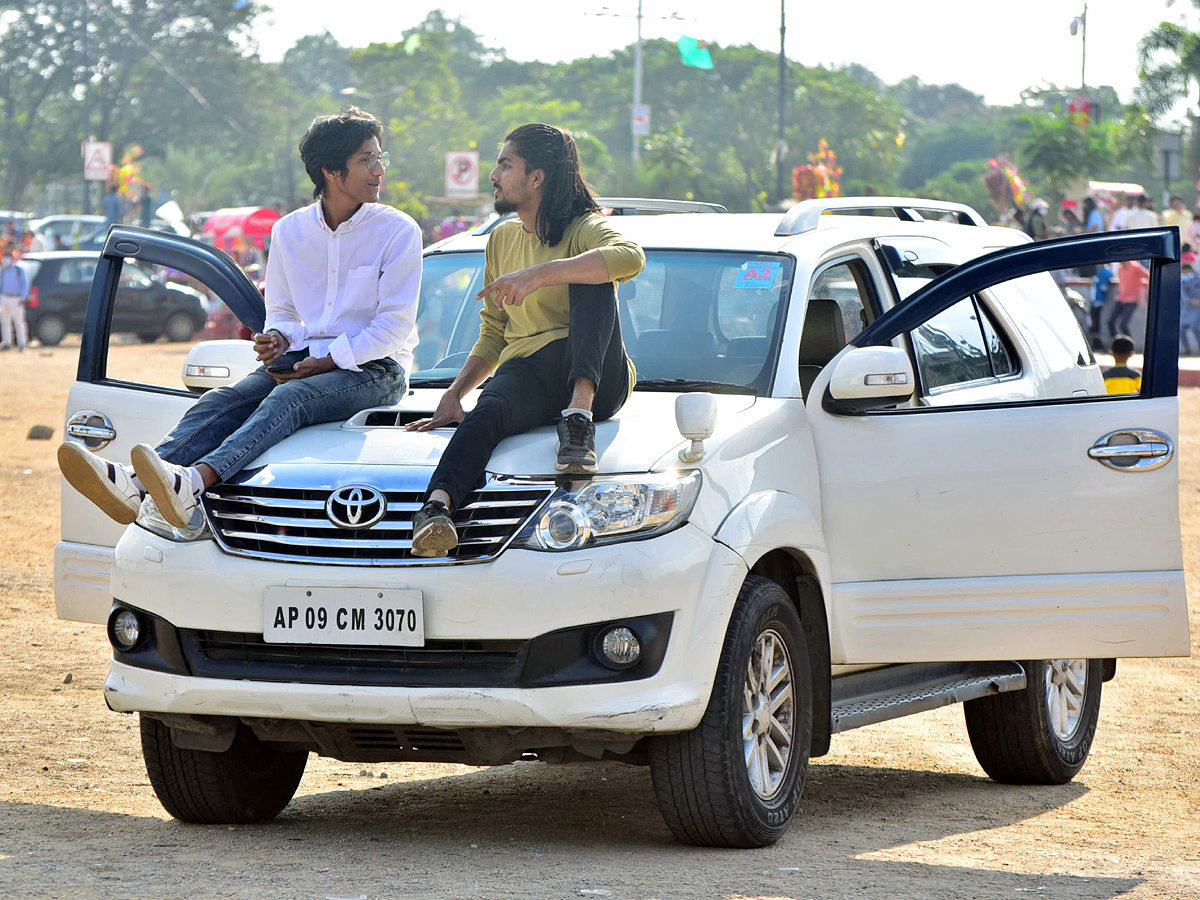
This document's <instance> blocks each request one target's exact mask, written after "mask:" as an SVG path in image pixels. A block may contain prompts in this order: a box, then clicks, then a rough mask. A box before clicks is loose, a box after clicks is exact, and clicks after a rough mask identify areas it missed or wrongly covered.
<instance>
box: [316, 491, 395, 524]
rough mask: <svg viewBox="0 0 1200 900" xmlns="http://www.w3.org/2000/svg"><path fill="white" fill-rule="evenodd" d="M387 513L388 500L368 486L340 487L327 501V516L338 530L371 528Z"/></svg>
mask: <svg viewBox="0 0 1200 900" xmlns="http://www.w3.org/2000/svg"><path fill="white" fill-rule="evenodd" d="M385 512H387V499H386V498H385V497H384V496H383V494H382V493H380V492H379V491H377V490H375V488H373V487H371V486H370V485H366V484H348V485H346V486H345V487H340V488H338V489H337V490H336V491H334V492H333V493H332V494H330V495H329V499H328V500H326V501H325V516H326V517H327V518H328V519H329V521H330V522H332V523H333V524H334V525H336V526H337V527H338V528H349V529H350V530H352V531H358V530H359V529H362V528H370V527H371V526H372V525H374V524H375V523H376V522H378V521H379V520H380V519H382V518H383V514H384V513H385Z"/></svg>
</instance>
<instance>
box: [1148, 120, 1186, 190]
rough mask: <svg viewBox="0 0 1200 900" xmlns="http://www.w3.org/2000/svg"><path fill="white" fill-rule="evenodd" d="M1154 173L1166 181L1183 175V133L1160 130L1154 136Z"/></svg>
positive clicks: (1177, 178)
mask: <svg viewBox="0 0 1200 900" xmlns="http://www.w3.org/2000/svg"><path fill="white" fill-rule="evenodd" d="M1154 174H1155V175H1157V176H1158V177H1159V178H1161V179H1163V180H1164V181H1166V182H1171V181H1178V180H1179V179H1180V178H1182V177H1183V135H1181V134H1171V133H1170V132H1166V131H1160V132H1158V133H1157V134H1156V135H1155V136H1154Z"/></svg>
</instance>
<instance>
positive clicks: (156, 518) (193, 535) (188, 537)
mask: <svg viewBox="0 0 1200 900" xmlns="http://www.w3.org/2000/svg"><path fill="white" fill-rule="evenodd" d="M136 521H137V524H138V527H140V528H145V529H146V530H147V531H148V532H150V533H151V534H157V535H158V536H159V537H165V538H166V539H167V540H168V541H180V542H181V543H182V542H186V541H201V540H210V539H211V538H212V532H211V531H209V530H208V521H207V520H206V519H205V518H204V510H203V509H201V508H200V507H199V505H197V506H196V508H195V509H194V510H192V519H191V521H190V522H188V527H187V528H184V529H180V528H176V527H175V526H174V525H172V524H171V523H170V522H168V521H167V520H166V519H164V518H163V517H162V513H160V512H159V511H158V507H157V506H155V505H154V499H153V498H152V497H151V496H150V495H149V494H147V495H146V499H144V500H143V501H142V506H141V508H140V509H139V510H138V515H137V520H136Z"/></svg>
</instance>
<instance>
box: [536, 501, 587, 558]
mask: <svg viewBox="0 0 1200 900" xmlns="http://www.w3.org/2000/svg"><path fill="white" fill-rule="evenodd" d="M591 536H592V528H591V525H590V523H589V522H588V517H587V514H586V513H584V511H583V510H582V509H580V508H579V507H578V506H576V505H575V504H574V503H565V502H563V501H559V502H557V503H551V504H550V508H549V509H547V510H546V512H545V514H544V515H543V516H542V520H541V521H540V522H538V527H537V537H538V540H539V541H540V542H541V544H542V546H543V547H545V548H546V549H547V550H574V549H575V548H577V547H582V546H583V545H584V544H586V543H587V539H588V538H589V537H591Z"/></svg>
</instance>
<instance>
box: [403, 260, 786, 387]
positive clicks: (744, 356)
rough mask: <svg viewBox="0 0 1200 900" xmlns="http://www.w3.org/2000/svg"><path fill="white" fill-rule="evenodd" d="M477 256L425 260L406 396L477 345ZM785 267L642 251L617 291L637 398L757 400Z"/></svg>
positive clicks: (453, 369)
mask: <svg viewBox="0 0 1200 900" xmlns="http://www.w3.org/2000/svg"><path fill="white" fill-rule="evenodd" d="M483 264H484V257H483V253H482V252H478V251H476V252H469V253H435V254H431V255H429V256H427V257H425V260H424V266H423V271H422V278H421V301H420V306H419V307H418V310H417V330H418V333H419V334H420V338H421V342H420V344H419V345H418V346H417V350H416V360H415V366H414V370H415V374H414V376H413V379H412V382H413V385H414V386H420V385H421V384H425V385H427V386H432V385H434V384H436V383H438V382H442V381H445V380H447V379H451V378H453V377H454V376H455V375H457V374H458V370H459V368H461V366H462V364H463V363H464V362H465V361H466V358H467V356H468V355H469V354H470V352H471V348H472V347H474V346H475V341H476V340H477V339H478V337H479V310H480V308H481V307H482V301H480V300H476V299H475V294H476V293H478V291H479V289H480V288H481V287H482V286H483ZM792 270H793V261H792V259H791V257H788V256H781V255H775V254H756V253H728V252H721V251H711V250H647V251H646V268H645V270H644V271H643V272H642V273H641V274H640V275H639V276H638V277H637V278H635V279H633V280H632V281H630V282H627V283H625V284H621V285H618V286H617V296H618V299H619V309H620V316H621V333H622V337H623V338H624V340H625V348H626V351H627V352H628V353H629V355H630V357H632V359H633V362H634V365H635V366H636V367H637V372H638V388H639V389H641V390H688V389H689V388H691V389H695V390H720V389H721V388H723V387H724V388H727V389H730V390H738V391H745V392H751V393H752V392H758V393H766V392H767V390H769V388H770V384H771V375H772V373H773V371H774V360H775V353H776V345H777V343H778V341H777V336H778V332H779V331H781V329H780V328H779V327H778V326H779V320H780V313H781V312H782V311H783V310H784V303H783V301H784V300H785V299H786V298H787V296H788V293H789V291H790V290H791V284H792Z"/></svg>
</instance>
